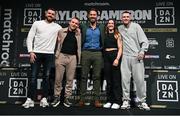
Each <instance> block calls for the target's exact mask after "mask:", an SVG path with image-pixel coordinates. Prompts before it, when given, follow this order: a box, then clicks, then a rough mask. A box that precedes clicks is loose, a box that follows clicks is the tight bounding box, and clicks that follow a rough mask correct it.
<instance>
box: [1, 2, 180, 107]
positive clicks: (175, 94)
mask: <svg viewBox="0 0 180 116" xmlns="http://www.w3.org/2000/svg"><path fill="white" fill-rule="evenodd" d="M65 2H66V3H65ZM48 7H53V8H55V9H56V10H57V15H56V22H57V23H59V24H60V25H61V26H62V27H65V26H67V25H68V22H69V20H70V19H71V18H72V17H74V16H77V17H79V19H80V20H81V23H84V22H86V20H87V10H88V9H89V8H92V7H95V8H97V9H98V10H99V14H98V18H99V22H100V23H103V24H104V23H106V21H107V20H108V19H109V18H114V19H115V20H116V21H117V24H118V25H120V24H121V20H120V17H121V13H122V12H123V11H124V10H130V11H131V13H132V17H133V21H134V22H137V23H139V24H140V25H141V26H142V28H143V29H144V31H145V33H146V35H147V37H148V39H149V43H150V47H149V51H148V52H147V54H146V55H145V68H146V80H147V85H148V88H147V92H148V102H149V103H150V104H151V106H152V107H153V106H154V107H156V106H157V107H175V106H174V105H175V104H177V105H178V106H179V108H180V102H179V93H180V91H179V84H180V74H179V73H180V60H178V59H180V54H178V53H179V52H178V50H179V49H180V45H178V43H180V39H179V38H180V33H179V29H180V15H178V14H180V9H179V8H178V4H177V0H151V1H145V2H144V1H143V0H135V1H133V0H119V1H116V0H111V1H104V0H103V1H101V0H99V1H97V0H96V1H94V0H91V1H90V0H81V1H71V0H66V1H59V0H24V1H21V2H20V1H19V2H17V3H16V4H14V3H11V0H6V1H3V2H2V1H1V3H0V38H1V39H0V48H1V49H0V56H1V57H0V67H1V70H0V103H19V102H21V101H22V99H24V98H25V97H26V96H27V88H28V86H27V83H28V78H29V77H30V73H29V70H30V64H29V54H28V53H27V48H26V37H27V34H28V31H29V29H30V27H31V25H32V24H33V22H34V21H36V20H42V19H44V11H45V10H46V8H48ZM39 77H41V74H40V75H39ZM78 77H79V74H77V75H76V79H75V80H74V87H73V90H74V96H72V97H73V99H78V96H76V95H77V91H76V90H77V87H78V83H77V82H78ZM102 78H103V77H102ZM102 80H103V79H102ZM38 83H39V84H38V87H37V89H38V90H40V89H41V79H39V80H38ZM92 85H93V84H92V82H91V81H89V82H88V83H87V89H88V90H89V91H90V90H92ZM105 86H106V84H105V82H104V81H102V88H101V89H102V100H105V96H104V95H105V93H104V92H105ZM37 99H38V96H37Z"/></svg>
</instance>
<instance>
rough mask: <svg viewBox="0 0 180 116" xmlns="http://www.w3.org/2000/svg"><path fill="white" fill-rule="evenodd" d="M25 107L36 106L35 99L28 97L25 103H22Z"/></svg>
mask: <svg viewBox="0 0 180 116" xmlns="http://www.w3.org/2000/svg"><path fill="white" fill-rule="evenodd" d="M22 106H23V107H24V108H30V107H34V101H33V100H32V99H31V98H27V100H26V101H25V103H24V104H22Z"/></svg>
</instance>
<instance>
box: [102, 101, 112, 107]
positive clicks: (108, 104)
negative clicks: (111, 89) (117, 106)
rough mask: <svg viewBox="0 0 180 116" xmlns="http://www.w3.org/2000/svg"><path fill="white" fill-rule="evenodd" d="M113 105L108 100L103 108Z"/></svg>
mask: <svg viewBox="0 0 180 116" xmlns="http://www.w3.org/2000/svg"><path fill="white" fill-rule="evenodd" d="M110 107H111V103H110V102H107V103H106V104H104V105H103V108H110Z"/></svg>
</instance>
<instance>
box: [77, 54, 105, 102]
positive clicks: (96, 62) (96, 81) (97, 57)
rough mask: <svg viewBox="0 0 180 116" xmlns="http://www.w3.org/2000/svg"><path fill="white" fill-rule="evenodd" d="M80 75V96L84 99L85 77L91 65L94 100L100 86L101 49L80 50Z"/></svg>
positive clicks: (97, 96)
mask: <svg viewBox="0 0 180 116" xmlns="http://www.w3.org/2000/svg"><path fill="white" fill-rule="evenodd" d="M81 61H82V63H81V64H82V75H81V80H80V83H81V85H80V94H81V95H80V97H81V100H83V101H84V100H85V96H86V91H87V79H88V74H89V72H90V69H91V66H92V81H93V92H94V97H93V99H94V100H99V96H100V87H101V85H100V84H101V83H100V81H101V69H102V53H101V51H82V59H81Z"/></svg>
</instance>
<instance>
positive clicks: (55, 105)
mask: <svg viewBox="0 0 180 116" xmlns="http://www.w3.org/2000/svg"><path fill="white" fill-rule="evenodd" d="M59 104H60V101H59V102H58V103H56V104H54V105H52V106H53V107H57V106H58V105H59Z"/></svg>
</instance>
